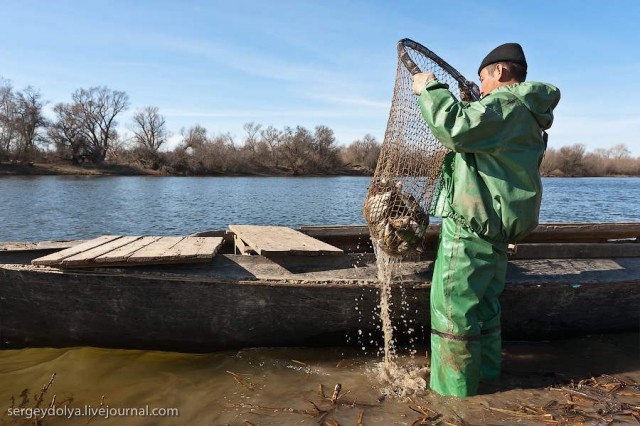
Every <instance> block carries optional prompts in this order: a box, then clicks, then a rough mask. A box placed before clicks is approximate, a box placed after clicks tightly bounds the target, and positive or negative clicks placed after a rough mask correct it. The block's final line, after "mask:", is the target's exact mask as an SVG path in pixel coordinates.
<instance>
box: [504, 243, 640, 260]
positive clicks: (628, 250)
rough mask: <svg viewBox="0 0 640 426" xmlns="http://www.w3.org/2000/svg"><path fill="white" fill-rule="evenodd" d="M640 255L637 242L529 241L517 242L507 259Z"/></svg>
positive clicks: (639, 247)
mask: <svg viewBox="0 0 640 426" xmlns="http://www.w3.org/2000/svg"><path fill="white" fill-rule="evenodd" d="M615 257H640V244H637V243H565V244H562V243H531V244H518V245H517V246H516V252H515V253H514V254H512V255H510V256H509V259H603V258H615Z"/></svg>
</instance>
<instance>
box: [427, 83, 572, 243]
mask: <svg viewBox="0 0 640 426" xmlns="http://www.w3.org/2000/svg"><path fill="white" fill-rule="evenodd" d="M559 100H560V91H559V90H558V89H557V88H556V87H554V86H552V85H550V84H545V83H538V82H524V83H516V84H511V85H508V86H502V87H499V88H497V89H495V90H494V91H492V92H491V93H490V94H489V95H487V96H485V97H484V98H482V99H481V100H479V101H477V102H471V103H466V102H461V101H458V100H457V99H456V98H455V97H454V96H453V95H452V94H451V92H450V91H449V90H448V86H447V85H446V84H443V83H440V82H438V81H437V80H434V81H431V82H430V83H429V84H427V86H426V87H425V89H424V90H423V91H422V93H421V94H420V99H419V103H420V109H421V111H422V115H423V117H424V119H425V121H426V122H427V125H428V126H429V128H430V129H431V131H432V132H433V134H434V136H435V137H436V138H438V140H439V141H440V142H441V143H442V144H443V145H444V146H446V147H447V148H449V149H451V150H452V151H454V153H452V154H450V155H448V156H447V158H446V160H445V163H444V165H443V172H442V177H441V180H440V186H439V190H438V191H437V193H436V196H435V199H434V202H433V205H432V209H431V214H434V215H438V216H443V217H447V216H449V217H452V218H454V219H455V220H457V221H460V222H462V224H463V225H466V227H467V228H468V229H470V230H471V231H473V232H475V233H476V234H478V235H481V236H483V237H485V238H487V239H489V240H493V241H501V242H514V241H518V240H521V239H522V238H524V237H525V236H526V235H527V234H528V233H529V232H531V231H532V230H533V229H534V228H535V227H536V226H537V225H538V216H539V213H540V201H541V199H542V183H541V181H540V172H539V169H540V163H541V162H542V157H543V155H544V151H545V149H546V134H545V133H544V132H543V131H544V130H546V129H548V128H549V127H551V123H552V122H553V108H554V107H555V106H556V105H557V104H558V102H559Z"/></svg>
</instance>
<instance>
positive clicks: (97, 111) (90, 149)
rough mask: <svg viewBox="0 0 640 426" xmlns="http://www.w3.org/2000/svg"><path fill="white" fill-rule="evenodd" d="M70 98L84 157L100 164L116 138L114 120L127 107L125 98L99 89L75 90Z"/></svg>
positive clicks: (118, 93)
mask: <svg viewBox="0 0 640 426" xmlns="http://www.w3.org/2000/svg"><path fill="white" fill-rule="evenodd" d="M72 99H73V103H74V105H75V106H77V108H78V111H79V122H80V131H81V133H82V135H83V136H84V139H85V140H86V141H87V142H88V146H87V147H86V150H87V155H88V157H89V158H90V159H91V160H92V161H93V162H94V163H101V162H102V161H104V159H105V157H106V155H107V151H108V150H109V144H110V143H111V141H112V140H114V139H115V138H116V137H117V134H116V130H115V127H116V125H117V122H116V121H115V118H116V116H117V115H118V114H119V113H120V112H122V111H125V110H126V109H127V108H128V106H129V97H128V96H127V94H126V93H124V92H120V91H118V90H111V89H109V88H107V87H104V86H103V87H91V88H89V89H78V90H77V91H76V92H75V93H74V94H73V95H72Z"/></svg>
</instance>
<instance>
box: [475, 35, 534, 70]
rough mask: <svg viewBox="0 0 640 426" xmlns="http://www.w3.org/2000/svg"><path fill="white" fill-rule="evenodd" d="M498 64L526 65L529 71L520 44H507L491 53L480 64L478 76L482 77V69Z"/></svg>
mask: <svg viewBox="0 0 640 426" xmlns="http://www.w3.org/2000/svg"><path fill="white" fill-rule="evenodd" d="M496 62H515V63H517V64H522V65H524V68H525V70H526V69H527V60H526V58H525V57H524V52H523V51H522V46H520V45H519V44H518V43H505V44H502V45H500V46H498V47H496V48H495V49H493V50H492V51H491V52H489V54H488V55H487V56H485V57H484V59H483V60H482V62H481V63H480V68H478V75H480V71H482V68H484V67H486V66H487V65H490V64H495V63H496Z"/></svg>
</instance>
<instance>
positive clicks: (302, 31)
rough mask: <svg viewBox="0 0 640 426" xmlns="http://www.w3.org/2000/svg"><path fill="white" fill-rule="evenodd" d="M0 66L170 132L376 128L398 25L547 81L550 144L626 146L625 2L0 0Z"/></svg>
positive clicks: (632, 29)
mask: <svg viewBox="0 0 640 426" xmlns="http://www.w3.org/2000/svg"><path fill="white" fill-rule="evenodd" d="M0 4H1V5H2V9H1V10H2V15H3V19H2V25H1V26H0V39H1V40H2V43H0V75H1V76H3V77H4V78H7V79H10V80H11V81H12V83H13V85H14V86H15V87H16V88H17V89H23V88H24V87H26V86H27V85H32V86H34V87H36V88H38V89H40V90H41V92H42V93H43V95H44V97H45V99H47V100H48V101H49V102H50V103H51V105H53V104H55V103H57V102H68V101H69V100H70V97H71V93H72V92H74V91H75V90H76V89H78V88H81V87H90V86H97V85H106V86H108V87H110V88H112V89H117V90H122V91H125V92H126V93H127V94H128V95H129V99H130V103H131V107H130V109H129V111H128V112H127V113H126V114H124V115H122V116H121V117H120V119H119V123H120V126H119V129H120V130H121V131H122V132H124V131H126V128H127V125H128V122H129V121H130V119H131V116H132V115H133V113H134V112H135V111H136V109H139V108H142V107H145V106H147V105H153V106H157V107H159V108H160V111H161V113H162V114H163V115H164V116H165V117H166V119H167V125H168V127H169V128H170V130H171V131H172V132H173V133H174V134H176V136H175V137H174V138H173V139H172V142H171V143H172V145H175V144H176V143H177V140H178V139H179V136H178V134H179V131H180V129H181V128H183V127H189V126H191V125H194V124H196V123H198V124H201V125H203V126H204V127H206V128H207V129H208V131H209V132H210V133H211V134H216V133H219V132H231V133H232V134H233V135H234V136H235V137H236V140H237V141H240V140H241V139H242V137H243V134H244V132H243V130H242V125H243V123H246V122H250V121H253V122H257V123H261V124H263V125H273V126H275V127H278V128H282V127H284V126H295V125H303V126H305V127H308V128H313V127H314V126H316V125H319V124H323V125H327V126H329V127H331V128H333V129H334V131H335V133H336V136H337V138H338V141H339V143H343V144H348V143H350V142H352V141H353V140H354V139H357V138H361V137H362V136H363V135H364V134H365V133H371V134H373V135H374V136H376V137H377V138H378V139H379V140H382V137H383V134H384V129H385V126H386V122H387V115H388V112H389V106H390V100H391V95H392V91H393V82H394V78H395V66H396V48H395V43H396V41H397V40H399V39H401V38H403V37H410V38H413V39H414V40H416V41H419V42H421V43H422V44H424V45H426V46H427V47H429V48H430V49H432V50H433V51H435V52H436V53H438V54H439V55H441V56H442V57H443V58H445V59H446V60H447V61H448V62H449V63H451V64H452V65H453V66H454V67H456V68H457V69H458V70H459V71H461V72H462V73H463V74H465V75H466V76H467V78H470V79H474V78H475V79H476V80H477V76H476V70H477V66H478V64H479V62H480V61H481V60H482V58H483V57H484V55H486V54H487V53H488V52H489V50H491V49H492V48H494V47H495V46H497V45H499V44H502V43H504V42H511V41H516V42H519V43H521V44H522V45H523V47H524V50H525V54H526V56H527V60H528V63H529V79H530V80H538V81H545V82H549V83H552V84H555V85H556V86H558V87H559V88H560V89H561V91H562V100H561V102H560V105H559V106H558V108H557V110H556V121H555V124H554V126H553V128H552V129H551V131H550V146H552V147H560V146H563V145H570V144H574V143H584V144H585V145H586V146H587V148H588V149H589V150H593V149H595V148H599V147H603V148H607V147H611V146H613V145H615V144H618V143H624V144H626V145H627V146H628V147H629V148H630V149H631V151H632V153H633V154H634V155H636V156H638V155H640V114H638V112H637V110H636V109H635V108H636V103H637V99H639V98H640V83H638V75H640V56H639V52H640V48H639V47H638V46H639V45H640V31H638V30H637V21H638V18H640V2H637V1H614V0H612V1H611V2H609V3H603V2H596V1H559V0H555V1H547V0H542V1H535V2H533V1H531V2H524V1H521V2H515V1H514V2H508V1H482V2H472V1H468V2H467V1H456V2H444V1H438V2H435V1H419V2H418V1H404V2H392V1H346V0H343V1H338V0H325V1H320V0H318V1H305V0H298V1H253V0H250V1H242V2H233V1H225V2H221V1H208V2H205V1H173V2H169V1H154V2H152V1H86V0H85V1H64V0H55V1H45V0H42V1H30V0H22V1H20V2H18V1H1V2H0Z"/></svg>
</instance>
